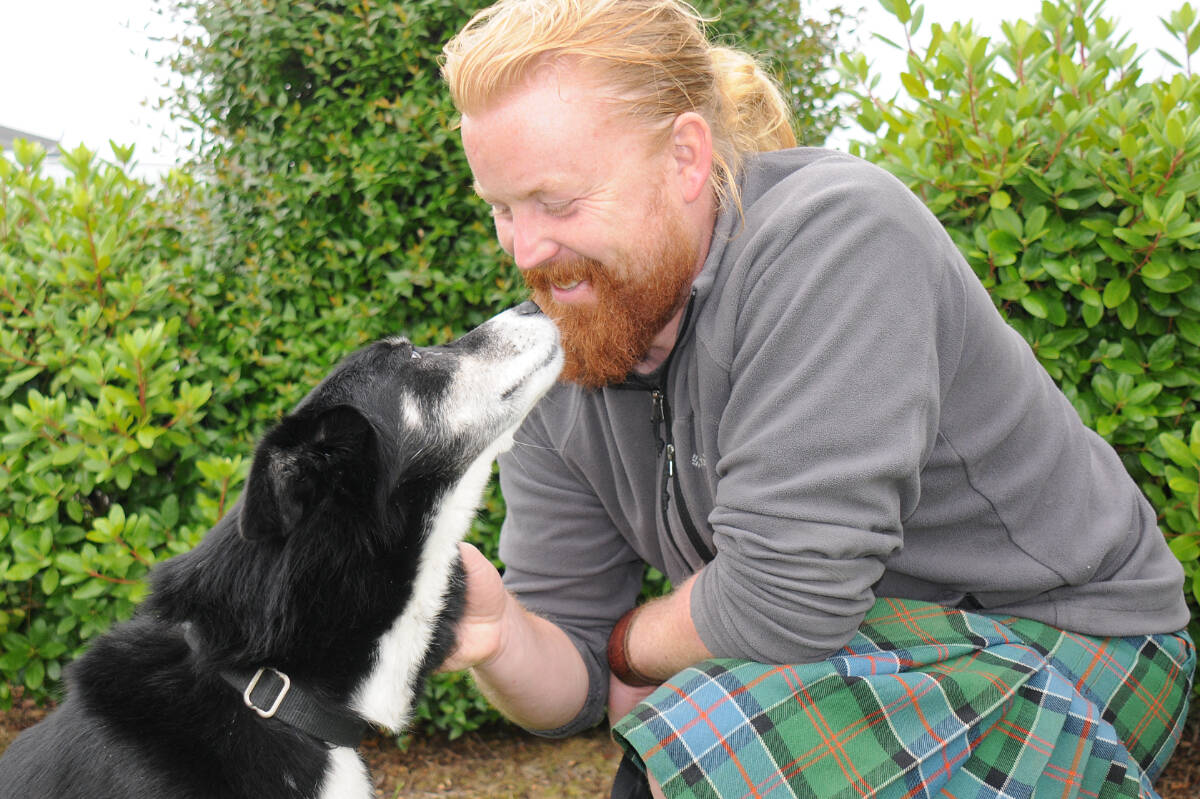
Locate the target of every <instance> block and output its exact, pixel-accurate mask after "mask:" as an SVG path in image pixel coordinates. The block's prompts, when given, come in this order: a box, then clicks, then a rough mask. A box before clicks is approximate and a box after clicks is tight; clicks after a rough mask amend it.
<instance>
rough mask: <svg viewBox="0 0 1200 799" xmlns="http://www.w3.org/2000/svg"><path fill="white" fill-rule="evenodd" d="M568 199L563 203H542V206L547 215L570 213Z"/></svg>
mask: <svg viewBox="0 0 1200 799" xmlns="http://www.w3.org/2000/svg"><path fill="white" fill-rule="evenodd" d="M571 205H572V203H571V202H570V201H568V202H565V203H543V204H542V208H544V209H545V211H546V215H547V216H566V215H567V214H569V213H571Z"/></svg>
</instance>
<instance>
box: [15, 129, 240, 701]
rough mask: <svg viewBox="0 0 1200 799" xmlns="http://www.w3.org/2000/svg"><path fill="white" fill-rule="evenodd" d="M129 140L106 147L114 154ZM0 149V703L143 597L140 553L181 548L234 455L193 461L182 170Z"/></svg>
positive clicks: (196, 385)
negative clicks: (60, 171)
mask: <svg viewBox="0 0 1200 799" xmlns="http://www.w3.org/2000/svg"><path fill="white" fill-rule="evenodd" d="M131 149H132V148H129V149H122V148H114V153H115V155H116V157H117V159H118V161H119V163H120V164H124V163H125V162H127V161H128V160H129V158H130V156H131ZM14 156H15V160H9V159H7V158H4V157H0V315H2V316H3V317H4V319H5V324H4V326H3V328H2V329H0V374H4V375H5V377H4V378H3V381H4V382H3V384H0V400H2V401H3V403H4V405H3V406H2V410H0V424H2V425H3V430H2V431H0V435H2V440H3V445H4V450H3V452H4V454H3V460H0V575H3V578H4V582H3V584H2V586H0V650H2V652H3V654H2V655H0V674H2V676H3V678H4V679H3V682H0V705H7V704H8V703H9V702H10V701H11V694H10V690H11V689H10V685H9V684H10V683H11V684H13V685H20V686H23V687H24V689H25V690H26V692H27V694H28V695H32V696H36V697H42V696H45V695H46V692H48V691H49V690H51V685H50V683H52V682H54V681H56V680H57V679H58V678H59V676H60V673H61V669H62V664H63V663H64V662H66V661H67V660H69V659H70V658H72V657H73V656H74V655H75V654H77V653H78V651H79V650H80V648H81V647H82V645H83V644H84V643H85V642H86V641H87V640H88V639H89V638H91V637H92V636H94V635H96V634H97V633H98V632H100V631H102V630H104V629H105V628H107V627H108V626H109V625H110V623H111V622H112V621H113V620H114V619H121V618H126V617H128V616H129V615H130V613H131V611H132V608H133V604H134V603H135V602H137V601H138V599H140V598H141V597H142V595H143V594H144V593H145V583H144V582H143V579H142V578H143V577H144V576H145V575H146V572H147V569H148V568H149V566H150V565H151V564H153V563H154V562H156V561H157V560H160V559H161V558H163V557H166V556H168V555H170V554H173V553H175V552H180V551H183V550H185V549H187V548H189V547H191V546H192V545H194V544H195V543H196V541H197V540H198V538H199V535H200V534H201V533H203V531H204V530H205V529H207V527H208V526H209V525H210V524H211V523H212V522H213V521H214V520H215V519H216V517H217V515H218V513H219V512H220V507H219V500H217V502H216V503H214V499H215V498H218V497H220V496H221V495H222V489H223V487H224V486H223V483H224V481H226V480H227V479H228V478H229V477H230V476H231V475H232V473H233V472H234V471H236V468H235V466H236V464H233V463H228V462H226V461H225V460H223V459H220V458H213V457H211V456H209V455H208V453H209V451H210V447H209V436H208V434H207V432H206V431H205V430H204V429H203V428H202V427H201V426H200V424H199V423H200V421H201V420H202V418H203V416H204V413H205V410H206V408H207V406H208V404H209V399H210V396H211V390H212V387H211V384H210V383H209V382H208V381H207V380H205V379H203V378H201V377H199V376H198V369H197V366H196V363H197V343H196V341H195V339H194V338H193V337H192V326H193V324H194V322H195V320H196V319H197V318H199V317H200V316H201V315H203V314H205V313H207V311H206V310H205V309H204V308H203V307H202V306H201V305H200V304H198V303H197V301H196V300H194V299H192V298H191V296H189V295H188V294H187V293H185V292H184V291H183V290H182V289H181V287H182V286H185V285H187V283H188V281H189V272H190V271H191V263H190V260H189V259H188V257H187V252H186V248H185V244H184V240H183V235H182V231H181V229H180V227H179V225H180V222H181V220H183V219H184V218H192V219H194V218H195V212H194V210H193V209H192V207H191V200H192V198H193V196H194V193H195V186H194V184H193V183H192V181H191V180H190V179H189V178H187V177H186V176H184V175H180V174H175V175H172V176H170V177H169V178H168V179H167V181H166V184H165V185H164V186H162V187H161V188H159V189H157V190H155V189H152V188H151V187H150V186H149V185H147V184H146V183H144V182H142V181H138V180H134V179H132V178H130V177H129V176H128V175H127V174H126V172H125V170H124V168H123V167H122V166H121V165H111V164H100V163H98V162H97V160H96V158H95V156H94V154H93V153H91V152H89V151H88V150H86V149H84V148H79V149H77V150H75V151H73V152H68V153H65V154H64V155H63V164H64V166H65V167H66V169H67V170H68V171H69V176H68V177H67V178H66V179H65V180H64V181H62V182H55V181H53V180H51V179H50V178H48V177H46V176H44V175H43V173H42V169H41V164H42V160H43V158H44V156H45V153H44V151H42V150H41V148H40V147H38V146H37V145H33V144H29V143H26V142H23V141H18V142H17V143H16V147H15V152H14Z"/></svg>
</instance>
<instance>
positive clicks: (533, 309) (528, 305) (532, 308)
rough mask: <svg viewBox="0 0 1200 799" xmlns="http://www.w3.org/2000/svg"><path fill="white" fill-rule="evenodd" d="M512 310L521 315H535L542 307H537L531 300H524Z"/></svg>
mask: <svg viewBox="0 0 1200 799" xmlns="http://www.w3.org/2000/svg"><path fill="white" fill-rule="evenodd" d="M513 310H515V311H516V312H517V313H518V314H520V315H521V316H537V315H538V314H540V313H541V312H542V309H541V308H539V307H538V304H537V303H536V302H534V301H533V300H525V302H523V303H521V304H520V305H518V306H517V307H516V308H514V309H513Z"/></svg>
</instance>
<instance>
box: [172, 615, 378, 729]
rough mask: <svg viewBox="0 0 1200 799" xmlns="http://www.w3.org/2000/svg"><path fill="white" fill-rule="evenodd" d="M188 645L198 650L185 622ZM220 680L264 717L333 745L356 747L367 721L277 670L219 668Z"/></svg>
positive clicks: (193, 631) (191, 629) (192, 629)
mask: <svg viewBox="0 0 1200 799" xmlns="http://www.w3.org/2000/svg"><path fill="white" fill-rule="evenodd" d="M183 638H184V640H185V641H187V645H188V647H189V648H190V649H191V650H192V651H193V652H195V653H197V654H199V653H200V649H201V647H200V636H199V635H198V634H197V633H196V629H195V627H194V626H193V625H192V624H191V623H190V622H189V623H187V624H184V625H183ZM220 675H221V679H223V680H224V681H225V682H227V683H229V685H231V686H232V687H233V688H234V689H235V690H236V691H237V692H238V693H239V694H241V696H242V702H243V703H244V704H245V705H246V707H248V708H250V709H251V710H253V711H254V712H255V713H257V714H258V715H259V716H261V717H262V718H264V719H272V718H273V719H278V720H279V721H282V722H284V723H285V724H289V725H291V726H292V727H295V728H296V729H298V730H300V731H302V732H305V733H307V734H309V735H311V736H312V737H314V738H316V739H318V740H320V741H324V742H326V743H330V744H333V745H334V746H349V747H351V748H353V747H356V746H358V744H359V743H360V742H361V741H362V738H363V735H365V734H366V732H367V726H368V725H367V724H366V723H365V722H364V721H363V720H362V719H360V718H359V717H358V716H355V715H353V714H350V713H345V712H343V711H340V710H335V709H331V708H329V707H328V706H327V705H326V704H324V703H323V702H320V701H318V700H317V699H315V698H314V697H313V696H312V695H311V694H310V693H309V692H308V691H306V690H304V688H303V687H302V686H300V685H298V684H297V683H295V682H293V681H292V680H291V678H290V677H288V676H287V675H286V674H284V673H283V672H281V671H279V670H278V669H274V668H271V667H270V666H264V667H262V668H260V669H258V670H257V671H235V670H228V671H226V670H222V671H221V672H220Z"/></svg>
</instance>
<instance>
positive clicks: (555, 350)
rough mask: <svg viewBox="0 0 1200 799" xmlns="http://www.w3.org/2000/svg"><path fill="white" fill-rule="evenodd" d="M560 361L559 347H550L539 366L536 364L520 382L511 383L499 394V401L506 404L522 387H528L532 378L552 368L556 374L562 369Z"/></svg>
mask: <svg viewBox="0 0 1200 799" xmlns="http://www.w3.org/2000/svg"><path fill="white" fill-rule="evenodd" d="M556 361H559V362H560V363H558V364H557V365H556V364H555V362H556ZM561 361H562V355H561V350H560V349H559V347H558V346H554V347H551V348H550V351H549V352H547V353H546V357H545V358H543V359H542V361H541V362H540V363H539V364H537V366H535V367H533V369H532V370H530V371H529V373H528V374H526V375H524V376H523V377H522V378H521V379H520V380H518V381H517V382H515V383H513V384H512V385H511V386H509V387H508V388H506V389H505V390H504V391H502V392H500V401H501V402H508V401H509V400H511V399H512V398H513V397H514V396H515V395H516V393H517V392H518V391H520V390H521V389H522V388H523V387H525V386H526V385H528V384H529V383H530V381H532V380H533V379H534V378H536V377H537V376H538V375H539V374H541V373H543V372H544V371H546V370H547V369H551V368H553V369H555V371H556V372H557V370H558V369H561V368H562V364H561Z"/></svg>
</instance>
